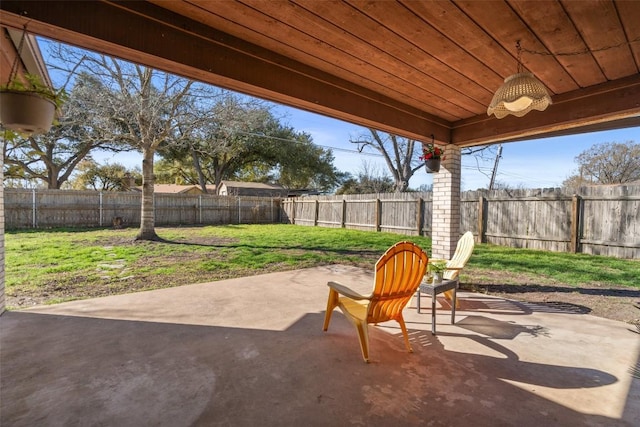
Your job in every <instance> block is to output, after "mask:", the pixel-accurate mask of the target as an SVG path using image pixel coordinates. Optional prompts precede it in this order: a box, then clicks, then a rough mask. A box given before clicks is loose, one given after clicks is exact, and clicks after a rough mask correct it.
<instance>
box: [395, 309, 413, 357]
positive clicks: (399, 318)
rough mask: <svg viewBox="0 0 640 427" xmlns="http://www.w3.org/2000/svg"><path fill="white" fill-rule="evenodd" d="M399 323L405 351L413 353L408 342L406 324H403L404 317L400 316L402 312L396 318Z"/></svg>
mask: <svg viewBox="0 0 640 427" xmlns="http://www.w3.org/2000/svg"><path fill="white" fill-rule="evenodd" d="M396 320H397V321H398V323H399V324H400V329H402V335H403V336H404V345H405V346H406V347H407V351H408V352H409V353H413V348H411V343H410V342H409V334H408V333H407V326H406V325H405V324H404V318H403V317H402V313H401V314H400V317H398V318H397V319H396Z"/></svg>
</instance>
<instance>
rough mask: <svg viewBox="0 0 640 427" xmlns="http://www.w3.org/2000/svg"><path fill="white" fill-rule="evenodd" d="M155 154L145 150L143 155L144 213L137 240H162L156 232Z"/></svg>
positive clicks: (141, 214)
mask: <svg viewBox="0 0 640 427" xmlns="http://www.w3.org/2000/svg"><path fill="white" fill-rule="evenodd" d="M153 153H154V150H153V149H144V150H143V153H142V155H143V158H142V211H141V213H140V231H139V232H138V235H137V236H136V240H160V238H159V237H158V235H157V234H156V230H155V210H154V203H153V183H154V181H155V179H154V176H153Z"/></svg>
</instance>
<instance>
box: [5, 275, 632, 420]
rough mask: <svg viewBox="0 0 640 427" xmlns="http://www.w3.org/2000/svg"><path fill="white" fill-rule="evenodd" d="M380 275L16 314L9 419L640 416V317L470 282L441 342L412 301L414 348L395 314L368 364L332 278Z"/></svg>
mask: <svg viewBox="0 0 640 427" xmlns="http://www.w3.org/2000/svg"><path fill="white" fill-rule="evenodd" d="M371 278H372V277H371V275H370V273H369V272H366V271H362V270H360V269H356V268H352V267H347V266H326V267H318V268H311V269H305V270H297V271H290V272H283V273H273V274H266V275H261V276H255V277H247V278H241V279H233V280H225V281H220V282H213V283H205V284H196V285H188V286H183V287H179V288H171V289H163V290H158V291H150V292H141V293H136V294H130V295H120V296H112V297H105V298H98V299H91V300H84V301H74V302H69V303H64V304H58V305H54V306H46V307H36V308H32V309H28V310H23V311H16V312H7V313H5V314H3V315H2V317H0V346H1V348H0V375H1V380H0V381H1V382H0V386H1V390H0V399H1V401H0V424H1V425H3V426H5V425H6V426H34V425H38V426H73V425H81V426H86V425H92V426H94V425H95V426H98V425H99V426H150V425H153V426H172V427H173V426H199V425H203V426H211V425H216V426H217V425H224V426H256V425H260V426H293V425H296V426H298V425H305V426H327V425H331V426H346V425H364V426H390V425H403V426H410V425H430V426H457V425H460V426H466V425H474V426H515V425H517V426H541V425H545V426H560V425H561V426H574V425H587V426H589V425H592V426H603V425H605V426H607V425H612V426H618V425H621V426H622V425H628V426H632V425H633V426H637V425H640V380H639V379H635V378H633V376H632V375H631V370H632V369H634V368H635V369H638V370H640V367H639V364H638V363H639V362H638V354H639V351H640V335H639V334H637V333H636V332H635V330H634V329H633V328H631V327H630V325H627V324H624V323H620V322H614V321H610V320H607V319H602V318H597V317H594V316H590V315H585V314H576V313H572V312H568V311H562V310H559V309H557V308H554V307H546V306H543V305H533V304H521V303H516V302H512V301H507V300H502V299H497V298H492V297H488V296H484V295H478V294H469V293H462V292H461V293H459V295H460V298H461V301H462V307H461V309H460V310H459V311H458V315H457V317H456V324H455V325H451V324H449V320H450V316H449V313H450V312H449V311H448V309H447V307H446V306H444V307H442V308H441V309H439V310H438V311H439V314H438V320H437V323H438V325H437V329H438V335H436V336H433V335H431V332H430V329H431V324H430V322H431V315H430V309H429V308H430V303H429V298H428V297H424V299H423V301H422V303H423V310H422V313H420V314H418V313H416V310H415V301H414V302H413V303H412V306H411V307H408V308H407V309H406V310H405V318H406V321H407V326H408V328H409V331H410V334H411V340H412V343H413V347H414V353H412V354H410V353H407V352H406V351H405V349H404V344H403V341H402V338H401V335H400V330H399V327H398V325H397V324H395V323H394V322H389V323H387V324H384V325H381V326H377V327H371V328H370V339H371V357H372V363H370V364H366V363H364V362H363V361H362V358H361V354H360V349H359V346H358V341H357V338H356V332H355V329H354V328H353V327H352V326H351V325H350V324H349V323H348V322H347V321H346V319H345V318H344V317H343V316H342V314H341V313H340V312H339V311H336V313H335V314H334V315H333V319H332V323H331V325H330V327H329V331H328V332H322V322H323V318H324V310H325V305H326V298H327V294H328V288H327V287H326V282H327V281H328V280H338V281H341V282H343V283H345V284H349V285H355V286H354V287H360V288H361V289H362V288H364V289H367V288H369V287H370V286H371ZM439 302H442V301H439ZM443 305H444V304H443ZM424 307H427V308H426V309H425V308H424Z"/></svg>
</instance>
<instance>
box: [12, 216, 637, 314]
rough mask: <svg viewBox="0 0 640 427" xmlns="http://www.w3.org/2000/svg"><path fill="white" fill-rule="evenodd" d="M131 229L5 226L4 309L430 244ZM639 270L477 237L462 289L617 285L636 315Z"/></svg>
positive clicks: (295, 233)
mask: <svg viewBox="0 0 640 427" xmlns="http://www.w3.org/2000/svg"><path fill="white" fill-rule="evenodd" d="M137 231H138V230H137V229H120V230H114V229H89V230H87V229H65V230H49V231H31V230H29V231H8V232H6V234H5V248H6V251H5V284H6V295H7V305H8V307H9V308H10V309H19V308H24V307H27V306H31V305H34V304H42V303H44V304H51V303H57V302H61V301H68V300H73V299H79V298H88V297H96V296H104V295H114V294H120V293H126V292H133V291H140V290H149V289H158V288H163V287H171V286H180V285H185V284H190V283H200V282H208V281H215V280H221V279H227V278H234V277H243V276H251V275H256V274H262V273H266V272H273V271H283V270H292V269H299V268H306V267H313V266H318V265H325V264H334V263H337V264H349V265H354V266H359V267H363V268H367V269H371V268H372V267H373V265H374V263H375V261H376V260H377V259H378V257H379V256H380V255H381V254H382V253H383V252H384V251H385V250H386V249H387V248H388V247H389V246H391V245H392V244H394V243H396V242H397V241H399V240H403V239H406V240H410V241H412V242H415V243H416V244H418V245H420V246H422V247H423V248H424V249H425V250H427V252H430V248H431V240H430V239H429V238H424V237H418V236H402V235H397V234H391V233H373V232H361V231H355V230H343V229H330V228H320V227H303V226H295V225H285V224H275V225H229V226H206V227H175V228H162V227H159V228H157V229H156V231H157V232H158V235H159V236H161V237H162V238H163V239H165V241H164V242H135V241H134V240H133V239H134V236H135V235H136V234H137ZM639 277H640V262H638V261H637V260H620V259H616V258H608V257H599V256H590V255H582V254H577V255H576V254H563V253H552V252H544V251H534V250H527V249H514V248H506V247H498V246H492V245H485V244H482V245H476V248H475V250H474V255H473V256H472V257H471V260H470V261H469V264H468V265H467V268H466V269H465V270H464V271H463V274H462V276H461V279H462V280H461V281H462V283H463V289H468V290H474V291H479V292H486V293H493V294H510V295H511V297H513V298H515V299H525V300H527V299H530V300H536V299H540V298H543V297H544V296H545V295H546V297H547V299H548V297H549V295H550V294H558V293H560V295H562V294H564V295H565V296H566V297H568V296H573V297H584V298H586V297H592V298H593V297H594V295H595V296H600V297H608V296H610V297H611V298H615V294H616V293H621V295H620V296H622V297H624V298H625V303H626V305H627V306H629V307H625V308H630V309H631V311H629V315H632V314H636V313H634V311H633V310H636V311H637V314H638V315H640V310H637V309H635V308H634V307H632V306H631V303H633V302H637V301H638V300H640V282H639V280H638V278H639ZM599 290H600V291H599ZM521 294H522V295H524V296H522V295H521ZM572 294H575V295H572ZM526 296H528V298H525V297H526ZM610 300H611V301H612V299H610ZM540 301H546V300H544V299H541V300H540ZM573 304H578V303H576V302H574V303H573ZM583 304H584V303H583ZM583 304H582V305H583ZM587 308H589V307H588V306H587ZM590 311H593V312H594V314H598V315H601V316H603V317H611V318H615V311H619V308H618V309H616V308H611V309H609V311H611V312H612V313H613V314H607V313H604V314H603V313H599V312H596V311H597V310H595V309H592V308H590ZM625 316H628V315H625ZM634 319H635V318H633V319H618V320H627V321H631V320H634Z"/></svg>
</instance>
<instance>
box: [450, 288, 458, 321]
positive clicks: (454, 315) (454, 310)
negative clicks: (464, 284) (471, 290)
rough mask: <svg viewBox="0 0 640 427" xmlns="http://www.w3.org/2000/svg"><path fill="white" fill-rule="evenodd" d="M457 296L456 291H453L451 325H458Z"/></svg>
mask: <svg viewBox="0 0 640 427" xmlns="http://www.w3.org/2000/svg"><path fill="white" fill-rule="evenodd" d="M457 294H458V292H457V291H456V289H455V288H454V289H453V304H451V324H452V325H453V324H454V323H456V306H457V302H458V301H457Z"/></svg>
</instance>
